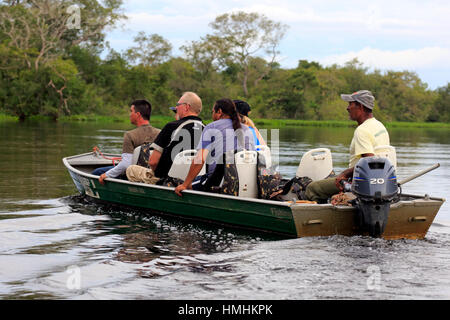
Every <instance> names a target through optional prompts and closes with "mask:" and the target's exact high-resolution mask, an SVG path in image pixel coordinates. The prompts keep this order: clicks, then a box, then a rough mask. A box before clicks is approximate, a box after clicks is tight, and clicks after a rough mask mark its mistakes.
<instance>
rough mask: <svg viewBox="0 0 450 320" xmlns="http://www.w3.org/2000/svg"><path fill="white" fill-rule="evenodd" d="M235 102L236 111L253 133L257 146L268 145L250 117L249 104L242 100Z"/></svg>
mask: <svg viewBox="0 0 450 320" xmlns="http://www.w3.org/2000/svg"><path fill="white" fill-rule="evenodd" d="M233 102H234V104H235V105H236V110H237V112H238V113H239V116H240V118H241V122H242V123H243V124H245V125H246V126H248V128H249V129H250V131H252V133H253V137H254V138H255V146H259V145H267V144H266V142H265V141H264V138H263V137H262V135H261V134H260V133H259V130H258V128H256V126H255V124H254V123H253V121H252V119H250V118H249V117H248V115H249V114H250V112H251V108H250V106H249V104H248V103H247V102H245V101H242V100H233Z"/></svg>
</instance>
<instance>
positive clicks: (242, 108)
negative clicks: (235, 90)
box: [233, 100, 251, 116]
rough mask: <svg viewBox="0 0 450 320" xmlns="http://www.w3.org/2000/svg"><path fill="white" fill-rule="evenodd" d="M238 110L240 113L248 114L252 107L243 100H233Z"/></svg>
mask: <svg viewBox="0 0 450 320" xmlns="http://www.w3.org/2000/svg"><path fill="white" fill-rule="evenodd" d="M233 102H234V104H235V106H236V110H237V112H238V113H239V114H242V115H244V116H248V113H249V112H250V110H251V108H250V106H249V104H248V103H247V102H245V101H242V100H233Z"/></svg>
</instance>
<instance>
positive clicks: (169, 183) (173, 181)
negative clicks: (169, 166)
mask: <svg viewBox="0 0 450 320" xmlns="http://www.w3.org/2000/svg"><path fill="white" fill-rule="evenodd" d="M180 184H183V180H181V179H178V178H172V177H166V178H162V179H159V180H158V182H156V185H158V186H165V187H174V188H176V187H178V186H179V185H180Z"/></svg>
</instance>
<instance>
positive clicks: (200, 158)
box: [175, 149, 209, 197]
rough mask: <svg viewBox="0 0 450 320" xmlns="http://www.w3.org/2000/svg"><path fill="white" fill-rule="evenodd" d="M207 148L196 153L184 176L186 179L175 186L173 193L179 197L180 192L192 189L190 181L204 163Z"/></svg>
mask: <svg viewBox="0 0 450 320" xmlns="http://www.w3.org/2000/svg"><path fill="white" fill-rule="evenodd" d="M208 152H209V151H208V149H200V150H199V151H198V152H197V155H196V156H195V158H194V159H193V160H192V163H191V167H190V168H189V172H188V174H187V176H186V179H185V180H184V182H183V183H182V184H180V185H179V186H178V187H176V188H175V193H176V194H177V195H179V196H180V197H181V192H182V191H183V190H186V189H192V181H194V179H195V177H197V176H198V174H199V173H200V171H201V170H202V168H203V165H204V164H205V161H206V157H207V156H208Z"/></svg>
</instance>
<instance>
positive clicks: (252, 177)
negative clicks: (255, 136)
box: [235, 150, 258, 198]
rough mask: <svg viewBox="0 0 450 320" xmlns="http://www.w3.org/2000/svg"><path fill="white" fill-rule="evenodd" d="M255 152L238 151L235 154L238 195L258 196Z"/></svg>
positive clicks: (246, 196) (256, 157)
mask: <svg viewBox="0 0 450 320" xmlns="http://www.w3.org/2000/svg"><path fill="white" fill-rule="evenodd" d="M257 160H258V156H257V152H256V151H247V150H244V151H240V152H238V153H236V155H235V163H236V169H237V172H238V177H239V197H244V198H258V184H257V181H256V179H257V177H256V171H257Z"/></svg>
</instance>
